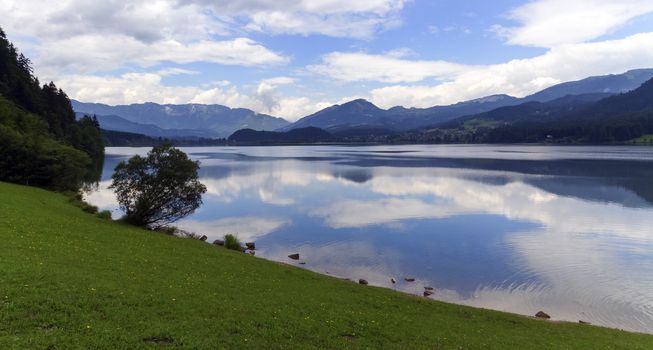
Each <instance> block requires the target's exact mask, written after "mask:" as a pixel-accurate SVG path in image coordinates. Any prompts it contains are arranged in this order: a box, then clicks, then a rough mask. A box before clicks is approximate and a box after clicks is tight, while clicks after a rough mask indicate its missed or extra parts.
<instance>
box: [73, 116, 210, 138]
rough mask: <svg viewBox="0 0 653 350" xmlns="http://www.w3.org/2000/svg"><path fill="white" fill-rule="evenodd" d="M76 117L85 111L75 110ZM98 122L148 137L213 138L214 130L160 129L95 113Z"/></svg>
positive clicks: (104, 125) (104, 126)
mask: <svg viewBox="0 0 653 350" xmlns="http://www.w3.org/2000/svg"><path fill="white" fill-rule="evenodd" d="M76 115H77V118H78V119H79V118H82V117H83V116H85V115H87V114H86V113H79V112H76ZM96 117H97V120H98V123H99V124H100V127H101V128H102V129H103V130H109V131H120V132H126V133H132V134H139V135H146V136H150V137H155V138H157V137H163V138H172V139H178V138H186V137H201V138H215V137H216V134H215V132H213V131H211V130H194V129H162V128H160V127H158V126H156V125H154V124H139V123H134V122H132V121H129V120H127V119H125V118H122V117H119V116H117V115H96Z"/></svg>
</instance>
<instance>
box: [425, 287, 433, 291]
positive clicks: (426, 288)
mask: <svg viewBox="0 0 653 350" xmlns="http://www.w3.org/2000/svg"><path fill="white" fill-rule="evenodd" d="M424 290H433V287H424Z"/></svg>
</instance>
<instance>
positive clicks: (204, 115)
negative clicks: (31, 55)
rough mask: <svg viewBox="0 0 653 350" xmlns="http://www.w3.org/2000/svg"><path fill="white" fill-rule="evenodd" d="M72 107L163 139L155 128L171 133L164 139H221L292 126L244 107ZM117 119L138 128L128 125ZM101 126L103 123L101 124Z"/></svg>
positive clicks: (115, 126)
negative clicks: (238, 132) (237, 133)
mask: <svg viewBox="0 0 653 350" xmlns="http://www.w3.org/2000/svg"><path fill="white" fill-rule="evenodd" d="M72 105H73V109H74V110H75V111H76V112H78V113H85V114H95V115H97V116H98V119H103V120H104V121H105V124H110V125H112V128H113V129H111V130H116V131H125V132H133V133H142V134H145V135H149V136H162V135H161V133H160V132H159V131H158V130H156V129H153V128H152V127H153V126H154V127H158V128H159V129H161V130H172V131H169V132H168V134H165V133H166V132H165V131H164V134H163V136H174V137H176V136H201V137H216V138H218V137H227V136H229V135H231V134H232V133H233V132H234V131H236V130H240V129H245V128H250V129H255V130H275V129H278V128H281V127H284V126H286V125H288V124H289V123H288V122H287V121H286V120H284V119H282V118H277V117H273V116H269V115H266V114H258V113H256V112H254V111H252V110H249V109H245V108H234V109H232V108H229V107H225V106H221V105H201V104H185V105H172V104H167V105H160V104H156V103H143V104H132V105H120V106H109V105H105V104H100V103H82V102H79V101H75V100H73V101H72ZM101 116H104V117H101ZM116 117H119V118H122V119H124V120H126V121H128V122H132V123H136V124H138V125H133V124H131V125H128V124H127V123H124V122H123V121H120V120H118V119H116ZM100 123H101V124H102V121H100ZM179 130H185V131H189V132H191V134H190V135H180V134H179V133H178V131H179ZM146 132H151V133H146ZM198 133H199V134H198Z"/></svg>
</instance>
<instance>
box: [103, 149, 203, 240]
mask: <svg viewBox="0 0 653 350" xmlns="http://www.w3.org/2000/svg"><path fill="white" fill-rule="evenodd" d="M198 169H199V162H195V161H192V160H190V159H189V158H188V156H187V155H186V154H185V153H184V152H182V151H180V150H178V149H176V148H174V147H172V146H169V145H159V146H156V147H154V148H152V150H151V151H150V152H149V153H148V154H147V157H141V156H138V155H137V156H134V157H132V158H130V159H129V160H128V161H127V162H124V161H123V162H120V163H119V164H118V165H117V166H116V169H115V173H114V174H113V177H112V178H113V182H112V183H111V186H110V188H111V189H113V190H114V191H115V192H116V197H117V199H118V203H119V204H120V207H121V208H122V210H123V211H124V212H125V216H126V217H125V218H126V220H127V221H128V222H130V223H132V224H134V225H138V226H143V227H151V228H154V229H156V228H158V227H162V226H165V225H167V224H170V223H173V222H175V221H177V220H179V219H181V218H183V217H185V216H187V215H189V214H191V213H193V212H194V211H195V209H197V208H198V207H199V206H200V205H201V204H202V194H204V193H205V192H206V187H205V186H204V185H202V184H201V183H200V182H199V177H198V174H197V170H198Z"/></svg>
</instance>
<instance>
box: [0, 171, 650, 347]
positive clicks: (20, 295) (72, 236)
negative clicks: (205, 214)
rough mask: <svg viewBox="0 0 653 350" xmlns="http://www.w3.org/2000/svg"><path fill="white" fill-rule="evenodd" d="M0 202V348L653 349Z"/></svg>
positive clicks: (72, 212)
mask: <svg viewBox="0 0 653 350" xmlns="http://www.w3.org/2000/svg"><path fill="white" fill-rule="evenodd" d="M0 198H1V199H2V200H0V242H1V244H0V349H75V348H93V349H100V348H101V349H105V348H106V349H121V348H129V349H136V348H150V347H151V348H159V347H166V348H175V347H177V348H191V349H201V348H205V349H215V348H223V347H224V348H301V349H310V348H370V347H371V348H381V347H383V348H403V349H405V348H434V349H478V348H482V349H531V348H533V349H536V348H539V349H552V348H556V349H651V348H653V336H648V335H642V334H631V333H626V332H622V331H618V330H611V329H604V328H599V327H593V326H588V325H581V324H571V323H553V322H547V321H538V320H533V319H529V318H526V317H520V316H515V315H510V314H505V313H500V312H495V311H488V310H480V309H473V308H469V307H464V306H457V305H450V304H445V303H440V302H436V301H430V300H426V299H423V298H418V297H413V296H409V295H404V294H401V293H397V292H393V291H390V290H385V289H380V288H374V287H369V286H361V285H357V284H354V283H351V282H346V281H341V280H337V279H334V278H330V277H327V276H321V275H318V274H315V273H312V272H309V271H305V270H302V269H298V268H294V267H290V266H285V265H280V264H277V263H273V262H269V261H265V260H262V259H258V258H255V257H251V256H249V255H246V254H242V253H238V252H233V251H229V250H226V249H223V248H218V247H214V246H211V245H208V244H205V243H202V242H199V241H194V240H189V239H180V238H175V237H170V236H165V235H162V234H157V233H149V232H145V231H143V230H140V229H137V228H133V227H129V226H126V225H123V224H120V223H116V222H111V221H107V220H103V219H99V218H97V217H95V216H93V215H90V214H86V213H84V212H82V211H81V210H80V209H79V208H77V207H74V206H72V205H70V204H69V203H68V202H67V199H66V198H65V197H64V196H62V195H58V194H54V193H50V192H47V191H44V190H40V189H35V188H28V187H21V186H16V185H10V184H5V183H0Z"/></svg>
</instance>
